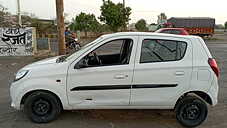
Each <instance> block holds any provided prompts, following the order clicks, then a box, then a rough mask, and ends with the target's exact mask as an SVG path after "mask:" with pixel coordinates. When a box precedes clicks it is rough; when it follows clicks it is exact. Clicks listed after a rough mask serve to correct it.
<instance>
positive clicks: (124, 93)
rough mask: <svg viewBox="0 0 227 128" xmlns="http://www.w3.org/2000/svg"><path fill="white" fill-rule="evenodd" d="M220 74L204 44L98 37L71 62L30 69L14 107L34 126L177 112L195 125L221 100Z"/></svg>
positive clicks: (15, 88)
mask: <svg viewBox="0 0 227 128" xmlns="http://www.w3.org/2000/svg"><path fill="white" fill-rule="evenodd" d="M218 77H219V68H218V66H217V64H216V61H215V59H213V58H212V56H211V54H210V52H209V50H208V48H207V47H206V45H205V43H204V41H203V39H201V38H200V37H195V36H179V35H170V34H160V33H137V32H133V33H130V32H129V33H115V34H109V35H104V36H101V37H100V38H98V39H96V40H95V41H93V42H92V43H89V44H87V45H86V46H84V47H82V48H81V50H79V51H77V52H76V53H74V54H73V55H71V56H60V57H59V56H58V57H54V58H49V59H45V60H42V61H39V62H35V63H33V64H30V65H27V66H25V67H24V68H22V69H21V70H19V71H18V73H17V74H16V78H15V81H14V82H13V83H12V85H11V87H10V95H11V99H12V104H11V105H12V106H13V107H14V108H16V109H21V108H23V109H24V110H25V113H26V114H27V115H28V117H29V118H30V119H31V120H32V121H33V122H37V123H46V122H50V121H52V120H54V119H55V118H56V117H57V116H58V115H59V114H60V112H61V111H62V110H72V109H174V110H175V112H176V118H177V120H178V121H179V122H180V123H181V124H182V125H184V126H187V127H194V126H197V125H199V124H201V123H202V122H203V121H204V120H205V119H206V117H207V112H208V109H207V105H206V104H207V103H208V104H210V105H212V106H214V105H216V104H217V98H218Z"/></svg>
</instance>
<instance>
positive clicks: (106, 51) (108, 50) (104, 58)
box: [82, 39, 133, 67]
mask: <svg viewBox="0 0 227 128" xmlns="http://www.w3.org/2000/svg"><path fill="white" fill-rule="evenodd" d="M132 46H133V41H132V40H131V39H118V40H113V41H110V42H107V43H105V44H103V45H102V46H100V47H98V48H97V49H95V50H94V51H92V52H90V53H89V54H88V55H87V56H85V57H84V58H83V59H82V61H85V62H86V65H87V66H86V67H98V66H111V65H124V64H129V60H130V56H131V51H132Z"/></svg>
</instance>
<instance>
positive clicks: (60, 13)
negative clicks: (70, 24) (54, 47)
mask: <svg viewBox="0 0 227 128" xmlns="http://www.w3.org/2000/svg"><path fill="white" fill-rule="evenodd" d="M56 14H57V29H58V48H59V55H64V54H65V53H66V52H65V23H64V3H63V0H56Z"/></svg>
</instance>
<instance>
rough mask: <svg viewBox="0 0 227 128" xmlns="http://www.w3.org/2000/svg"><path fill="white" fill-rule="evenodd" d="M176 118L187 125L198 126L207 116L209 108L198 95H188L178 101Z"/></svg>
mask: <svg viewBox="0 0 227 128" xmlns="http://www.w3.org/2000/svg"><path fill="white" fill-rule="evenodd" d="M175 112H176V118H177V120H178V122H179V123H180V124H181V125H183V126H185V127H189V128H191V127H196V126H198V125H200V124H202V123H203V122H204V120H205V119H206V118H207V113H208V108H207V105H206V103H205V102H204V101H202V100H201V99H199V98H197V97H193V96H186V97H183V98H182V99H181V100H180V101H178V103H177V105H176V107H175Z"/></svg>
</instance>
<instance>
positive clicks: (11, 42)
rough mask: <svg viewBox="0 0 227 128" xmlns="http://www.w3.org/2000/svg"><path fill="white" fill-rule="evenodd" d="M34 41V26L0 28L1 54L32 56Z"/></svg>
mask: <svg viewBox="0 0 227 128" xmlns="http://www.w3.org/2000/svg"><path fill="white" fill-rule="evenodd" d="M33 43H34V36H33V28H0V56H31V55H33Z"/></svg>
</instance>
